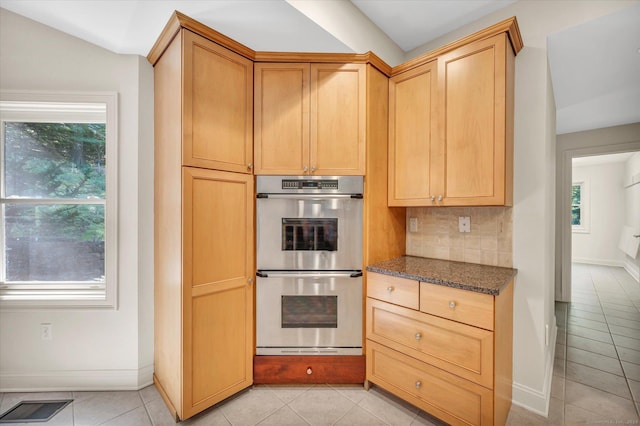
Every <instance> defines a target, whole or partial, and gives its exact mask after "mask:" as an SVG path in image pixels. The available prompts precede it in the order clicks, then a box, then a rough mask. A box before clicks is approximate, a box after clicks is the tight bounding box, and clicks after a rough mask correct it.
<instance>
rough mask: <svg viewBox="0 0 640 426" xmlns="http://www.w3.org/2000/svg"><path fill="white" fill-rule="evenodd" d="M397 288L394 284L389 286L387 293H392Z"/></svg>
mask: <svg viewBox="0 0 640 426" xmlns="http://www.w3.org/2000/svg"><path fill="white" fill-rule="evenodd" d="M393 290H395V288H393V287H392V286H389V287H387V293H389V294H391V292H392V291H393Z"/></svg>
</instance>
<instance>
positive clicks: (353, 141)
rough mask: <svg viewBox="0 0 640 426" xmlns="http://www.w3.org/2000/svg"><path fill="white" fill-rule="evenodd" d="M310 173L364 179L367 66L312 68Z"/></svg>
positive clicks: (323, 65)
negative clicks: (355, 176) (353, 176)
mask: <svg viewBox="0 0 640 426" xmlns="http://www.w3.org/2000/svg"><path fill="white" fill-rule="evenodd" d="M310 106H311V123H310V128H311V146H310V149H311V153H310V154H311V161H310V165H311V172H312V173H313V174H316V175H364V169H365V140H366V134H365V133H366V65H364V64H342V65H340V64H311V105H310Z"/></svg>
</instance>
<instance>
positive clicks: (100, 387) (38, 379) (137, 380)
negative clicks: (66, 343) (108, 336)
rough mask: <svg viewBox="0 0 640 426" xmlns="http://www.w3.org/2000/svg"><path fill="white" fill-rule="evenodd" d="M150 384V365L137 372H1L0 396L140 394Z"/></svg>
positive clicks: (151, 375) (151, 367) (151, 376)
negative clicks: (11, 393) (131, 391)
mask: <svg viewBox="0 0 640 426" xmlns="http://www.w3.org/2000/svg"><path fill="white" fill-rule="evenodd" d="M151 383H153V365H150V366H146V367H142V368H140V369H138V370H88V371H87V370H84V371H83V370H76V371H37V372H31V371H29V372H23V371H11V372H7V371H3V372H0V392H54V391H78V392H80V391H116V390H140V389H142V388H144V387H146V386H148V385H150V384H151Z"/></svg>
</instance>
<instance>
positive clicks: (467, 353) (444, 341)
mask: <svg viewBox="0 0 640 426" xmlns="http://www.w3.org/2000/svg"><path fill="white" fill-rule="evenodd" d="M367 338H368V339H371V340H375V341H376V342H378V343H381V344H383V345H385V346H389V347H391V348H393V349H395V350H398V351H400V352H402V353H405V354H407V355H410V356H412V357H414V358H418V359H420V360H421V361H424V362H428V363H429V364H432V365H435V366H436V367H438V368H442V369H444V370H447V371H449V372H451V373H453V374H455V375H458V376H460V377H464V378H465V379H468V380H471V381H473V382H476V383H478V384H481V385H483V386H485V387H488V388H490V389H493V333H492V332H491V331H487V330H483V329H481V328H476V327H471V326H468V325H465V324H460V323H457V322H454V321H449V320H445V319H442V318H438V317H434V316H432V315H427V314H423V313H421V312H417V311H412V310H409V309H405V308H401V307H398V306H395V305H390V304H388V303H384V302H381V301H379V300H375V299H367Z"/></svg>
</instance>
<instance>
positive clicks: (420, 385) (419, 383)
mask: <svg viewBox="0 0 640 426" xmlns="http://www.w3.org/2000/svg"><path fill="white" fill-rule="evenodd" d="M420 387H422V382H421V381H420V380H418V381H416V389H420Z"/></svg>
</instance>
